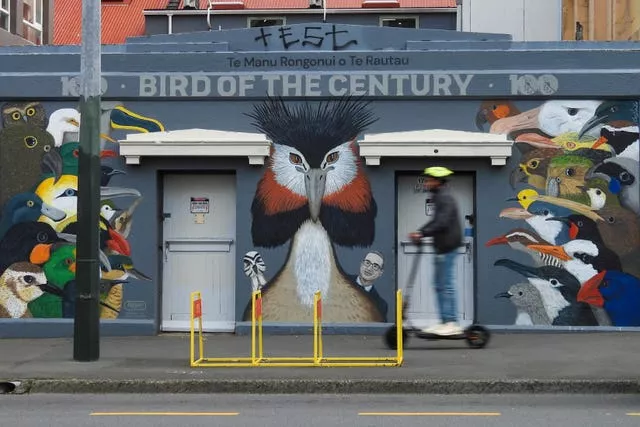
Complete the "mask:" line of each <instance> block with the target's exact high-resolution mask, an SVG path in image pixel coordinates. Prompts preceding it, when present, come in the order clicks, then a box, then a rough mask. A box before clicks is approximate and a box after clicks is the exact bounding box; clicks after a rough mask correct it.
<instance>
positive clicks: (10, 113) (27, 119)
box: [2, 102, 49, 129]
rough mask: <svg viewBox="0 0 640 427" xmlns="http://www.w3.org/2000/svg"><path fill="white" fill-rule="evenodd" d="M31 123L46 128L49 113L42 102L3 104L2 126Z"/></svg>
mask: <svg viewBox="0 0 640 427" xmlns="http://www.w3.org/2000/svg"><path fill="white" fill-rule="evenodd" d="M25 123H28V124H30V125H33V126H36V127H39V128H41V129H46V128H47V125H48V124H49V119H48V118H47V113H46V111H45V109H44V107H43V106H42V104H41V103H40V102H7V103H5V104H4V105H3V106H2V126H3V127H4V128H8V127H11V126H15V125H23V124H25Z"/></svg>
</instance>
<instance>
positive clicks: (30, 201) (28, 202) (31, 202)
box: [27, 200, 35, 208]
mask: <svg viewBox="0 0 640 427" xmlns="http://www.w3.org/2000/svg"><path fill="white" fill-rule="evenodd" d="M33 205H35V203H33V200H29V201H27V206H28V207H30V208H32V207H33Z"/></svg>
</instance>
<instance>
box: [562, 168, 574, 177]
mask: <svg viewBox="0 0 640 427" xmlns="http://www.w3.org/2000/svg"><path fill="white" fill-rule="evenodd" d="M564 173H565V174H566V175H567V176H574V175H575V174H576V170H575V169H574V168H567V170H565V171H564Z"/></svg>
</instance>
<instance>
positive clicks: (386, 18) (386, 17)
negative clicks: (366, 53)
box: [378, 15, 420, 29]
mask: <svg viewBox="0 0 640 427" xmlns="http://www.w3.org/2000/svg"><path fill="white" fill-rule="evenodd" d="M396 19H413V20H414V21H415V23H416V26H415V27H389V28H414V29H417V28H420V17H419V16H418V15H380V17H379V19H378V26H379V27H384V25H382V23H383V22H384V21H393V20H396Z"/></svg>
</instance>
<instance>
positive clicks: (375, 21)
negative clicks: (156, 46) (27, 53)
mask: <svg viewBox="0 0 640 427" xmlns="http://www.w3.org/2000/svg"><path fill="white" fill-rule="evenodd" d="M397 15H402V16H406V15H409V14H407V13H402V14H397V13H394V12H393V10H390V11H389V12H386V13H331V14H329V15H327V22H328V23H334V24H350V25H373V26H378V25H379V18H380V17H381V16H397ZM267 16H268V17H281V16H284V15H283V14H282V13H278V11H274V12H273V14H270V15H264V14H260V15H251V14H246V13H243V14H242V15H231V14H224V15H222V14H221V15H216V14H212V16H211V27H212V29H213V30H218V27H220V29H222V30H229V29H236V28H247V26H248V18H249V17H252V18H261V17H267ZM322 16H323V15H322V13H321V11H320V12H315V13H308V14H291V15H288V16H287V17H286V18H287V22H286V24H287V25H293V24H302V23H305V24H306V23H313V22H322ZM411 16H416V17H418V25H419V28H433V29H438V30H455V29H456V15H455V13H416V14H411ZM172 19H173V24H172V25H173V27H172V28H173V33H174V34H178V33H192V32H195V31H207V30H208V29H209V28H208V26H207V17H206V15H174V16H173V18H172ZM167 33H168V19H167V16H161V15H148V16H146V17H145V34H146V35H154V34H167Z"/></svg>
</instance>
